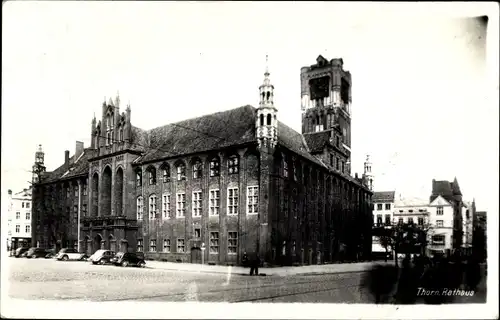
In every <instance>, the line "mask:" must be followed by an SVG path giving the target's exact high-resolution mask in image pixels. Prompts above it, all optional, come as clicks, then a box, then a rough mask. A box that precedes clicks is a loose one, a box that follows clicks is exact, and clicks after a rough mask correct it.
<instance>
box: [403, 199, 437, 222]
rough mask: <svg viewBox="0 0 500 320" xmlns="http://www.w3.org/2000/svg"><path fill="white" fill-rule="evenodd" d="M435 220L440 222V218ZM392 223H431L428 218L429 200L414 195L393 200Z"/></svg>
mask: <svg viewBox="0 0 500 320" xmlns="http://www.w3.org/2000/svg"><path fill="white" fill-rule="evenodd" d="M436 221H437V223H438V224H441V221H440V220H436ZM393 223H394V224H415V225H418V226H422V227H427V226H428V225H429V224H431V225H432V223H430V220H429V201H427V200H426V199H420V198H415V197H407V198H399V199H397V200H396V201H395V202H394V213H393ZM426 229H427V228H426Z"/></svg>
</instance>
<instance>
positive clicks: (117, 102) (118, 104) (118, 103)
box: [115, 90, 120, 107]
mask: <svg viewBox="0 0 500 320" xmlns="http://www.w3.org/2000/svg"><path fill="white" fill-rule="evenodd" d="M115 104H116V106H117V107H119V106H120V91H119V90H117V91H116V99H115Z"/></svg>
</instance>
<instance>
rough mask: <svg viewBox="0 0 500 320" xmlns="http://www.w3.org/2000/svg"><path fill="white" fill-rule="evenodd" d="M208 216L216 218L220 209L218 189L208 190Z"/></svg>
mask: <svg viewBox="0 0 500 320" xmlns="http://www.w3.org/2000/svg"><path fill="white" fill-rule="evenodd" d="M209 200H210V215H211V216H218V215H219V207H220V191H219V189H215V190H210V199H209Z"/></svg>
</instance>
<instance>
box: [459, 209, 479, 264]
mask: <svg viewBox="0 0 500 320" xmlns="http://www.w3.org/2000/svg"><path fill="white" fill-rule="evenodd" d="M475 213H476V203H475V201H474V200H473V201H472V202H469V201H464V206H463V207H462V228H463V238H462V248H463V250H464V253H466V254H470V253H472V233H473V231H474V216H475Z"/></svg>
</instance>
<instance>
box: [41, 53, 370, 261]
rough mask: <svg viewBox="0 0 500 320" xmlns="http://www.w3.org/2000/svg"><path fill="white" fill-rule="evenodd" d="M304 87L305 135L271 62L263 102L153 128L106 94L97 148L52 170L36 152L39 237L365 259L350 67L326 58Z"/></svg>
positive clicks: (115, 246) (123, 246) (184, 250)
mask: <svg viewBox="0 0 500 320" xmlns="http://www.w3.org/2000/svg"><path fill="white" fill-rule="evenodd" d="M301 84H302V134H300V133H298V132H295V131H294V130H293V129H291V128H290V127H288V126H286V125H285V124H283V123H281V122H280V121H279V113H278V109H279V106H276V105H275V104H274V102H273V97H274V93H273V91H274V86H273V85H272V84H271V81H270V78H269V72H268V71H267V69H266V72H265V78H264V82H263V84H262V85H261V86H260V87H259V96H260V102H259V106H258V108H254V107H252V106H243V107H239V108H236V109H232V110H228V111H223V112H218V113H214V114H210V115H205V116H201V117H198V118H193V119H189V120H185V121H181V122H178V123H173V124H167V125H165V126H162V127H158V128H155V129H151V130H142V129H139V128H137V127H134V126H133V125H132V122H131V108H130V106H127V107H126V110H125V112H122V113H120V100H119V97H117V98H116V99H115V101H112V100H111V99H110V100H109V102H104V103H103V105H102V119H101V120H99V121H97V120H96V119H95V117H94V119H93V120H92V127H91V135H92V140H91V145H90V147H89V148H84V147H83V143H81V142H77V145H76V152H75V155H74V156H72V157H69V151H66V153H65V162H64V164H63V165H62V166H61V167H59V168H57V169H56V170H54V171H53V172H46V171H45V167H44V165H43V153H41V154H40V152H38V153H37V155H36V159H37V162H36V164H35V166H34V172H35V177H34V179H35V180H37V179H39V181H36V182H37V183H35V188H34V189H35V191H34V194H33V202H34V215H35V217H34V219H33V237H32V239H33V245H38V246H41V247H52V246H56V247H66V246H71V247H73V246H74V247H75V248H79V249H80V251H85V252H88V253H92V252H94V251H95V250H97V249H100V248H109V249H111V250H114V251H124V250H129V251H144V253H145V255H146V256H147V257H148V258H152V259H166V260H167V261H183V262H193V263H200V262H201V261H202V259H201V255H202V254H204V261H205V263H217V264H239V263H240V262H241V257H242V254H243V252H245V251H246V252H249V253H250V252H258V253H259V255H260V256H261V258H262V259H263V260H265V261H266V262H267V263H271V264H288V265H289V264H293V263H298V264H316V263H323V262H332V261H336V260H338V259H339V257H340V256H342V257H344V258H351V259H354V258H355V257H368V256H369V255H370V253H371V240H372V237H371V227H372V210H371V195H372V192H371V190H370V189H369V188H368V187H367V184H366V182H365V180H366V179H365V177H363V178H358V177H357V176H356V177H351V175H350V158H351V154H350V146H351V129H350V123H351V117H350V104H351V75H350V73H349V72H348V71H345V70H343V61H342V59H333V60H331V61H328V60H326V59H325V58H323V57H322V56H319V57H318V59H317V63H316V64H314V65H312V66H310V67H304V68H302V69H301ZM78 221H80V226H79V230H78ZM78 239H80V242H79V243H78ZM202 247H204V248H206V250H201V248H202Z"/></svg>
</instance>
